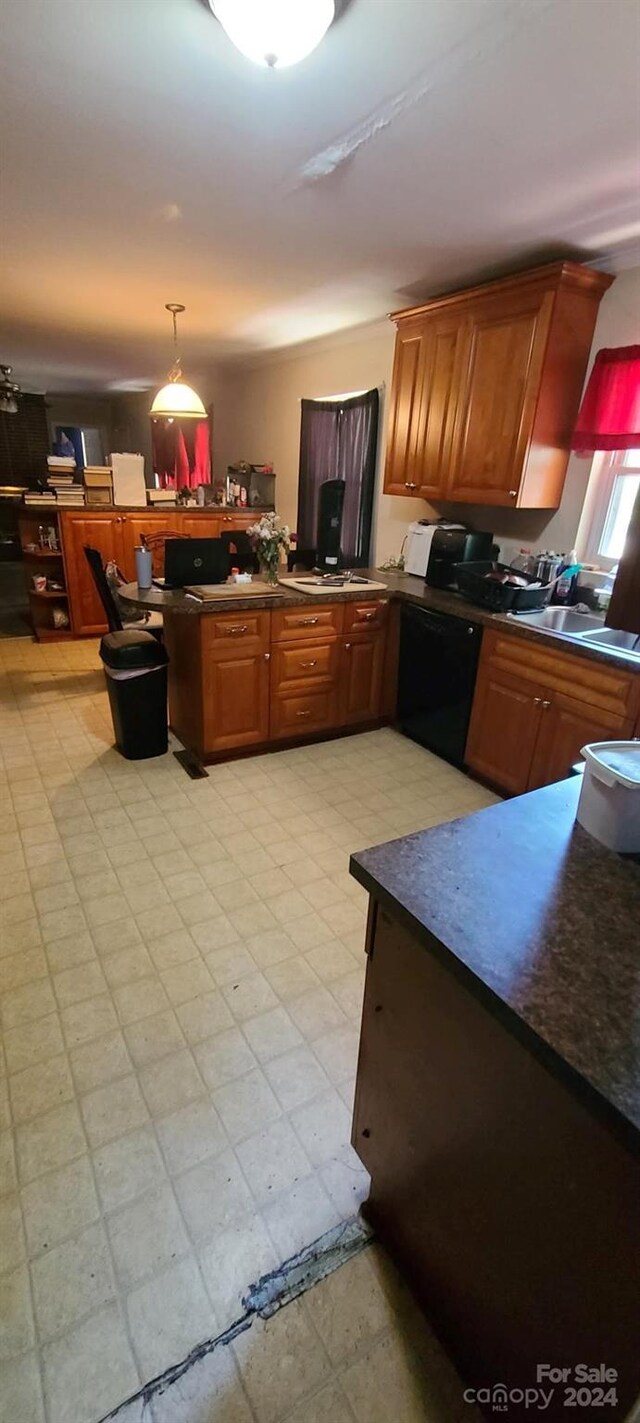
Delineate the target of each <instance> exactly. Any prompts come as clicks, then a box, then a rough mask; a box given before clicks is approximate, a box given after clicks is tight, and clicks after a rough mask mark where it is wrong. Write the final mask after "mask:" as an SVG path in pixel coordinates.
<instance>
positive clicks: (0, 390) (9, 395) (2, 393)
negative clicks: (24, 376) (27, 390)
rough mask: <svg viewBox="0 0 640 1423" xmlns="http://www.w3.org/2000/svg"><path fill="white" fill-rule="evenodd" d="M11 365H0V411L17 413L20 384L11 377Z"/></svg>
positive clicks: (2, 412)
mask: <svg viewBox="0 0 640 1423" xmlns="http://www.w3.org/2000/svg"><path fill="white" fill-rule="evenodd" d="M12 370H13V367H12V366H0V413H1V414H2V415H17V414H18V401H17V396H19V395H20V386H19V385H16V382H15V381H14V380H12V379H11V372H12Z"/></svg>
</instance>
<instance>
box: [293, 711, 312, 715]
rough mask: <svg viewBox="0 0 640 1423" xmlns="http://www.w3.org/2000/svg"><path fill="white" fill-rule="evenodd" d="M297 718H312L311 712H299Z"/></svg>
mask: <svg viewBox="0 0 640 1423" xmlns="http://www.w3.org/2000/svg"><path fill="white" fill-rule="evenodd" d="M296 716H311V712H310V711H299V712H296Z"/></svg>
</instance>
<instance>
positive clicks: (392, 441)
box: [384, 321, 425, 495]
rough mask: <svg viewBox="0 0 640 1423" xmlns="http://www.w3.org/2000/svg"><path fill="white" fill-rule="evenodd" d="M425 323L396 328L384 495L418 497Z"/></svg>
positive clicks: (414, 322) (419, 322)
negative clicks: (417, 462)
mask: <svg viewBox="0 0 640 1423" xmlns="http://www.w3.org/2000/svg"><path fill="white" fill-rule="evenodd" d="M424 333H425V323H424V321H417V322H416V321H409V322H407V323H406V325H401V326H399V327H398V332H397V335H396V350H395V357H394V363H393V376H392V381H391V411H390V419H389V434H388V439H387V456H386V462H385V471H384V492H385V494H405V495H406V494H413V495H417V493H418V485H419V482H420V480H419V478H418V473H417V469H416V459H417V452H418V444H419V437H420V422H421V404H422V357H423V340H424Z"/></svg>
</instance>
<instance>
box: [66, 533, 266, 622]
mask: <svg viewBox="0 0 640 1423" xmlns="http://www.w3.org/2000/svg"><path fill="white" fill-rule="evenodd" d="M255 518H256V515H255V514H247V513H244V512H238V513H237V514H222V513H221V512H220V511H217V512H216V513H214V514H209V513H205V512H204V510H203V511H202V512H201V513H197V514H196V513H186V512H185V513H183V512H182V510H181V509H177V508H176V509H170V510H162V509H129V510H123V511H122V512H121V513H118V511H117V510H116V509H95V510H90V509H88V508H87V509H83V510H75V509H73V510H71V509H65V510H62V511H61V512H60V514H59V516H58V521H59V527H60V533H61V541H62V548H63V551H64V559H65V567H66V571H67V589H68V593H69V610H70V618H71V626H72V629H73V632H74V633H75V634H76V636H77V637H83V636H89V635H91V634H93V635H94V636H95V635H96V634H97V633H103V632H106V630H107V624H106V620H105V617H104V612H103V609H102V604H101V602H100V600H99V598H98V595H97V593H96V590H95V586H94V582H93V579H92V577H91V573H90V570H89V566H88V564H87V561H86V559H85V556H84V547H85V545H88V546H89V547H90V548H97V549H98V552H99V553H100V554H101V555H102V559H103V562H104V563H106V562H107V561H108V560H109V559H113V561H114V563H117V565H118V567H119V568H120V569H121V570H122V572H123V574H124V576H125V578H127V579H128V580H129V581H130V582H133V581H134V579H135V576H136V565H135V550H136V546H137V545H138V544H140V542H141V540H142V536H143V535H153V534H163V533H167V534H168V535H169V537H170V536H171V534H175V535H176V537H177V536H178V535H182V536H183V537H187V538H200V539H205V538H209V539H214V538H218V535H219V534H220V533H221V531H222V530H223V529H229V530H230V529H232V528H238V529H246V528H247V527H248V526H249V524H251V523H254V522H255ZM153 571H154V576H158V575H159V574H162V573H164V546H162V547H161V548H159V549H158V550H157V552H156V553H155V554H154V568H153Z"/></svg>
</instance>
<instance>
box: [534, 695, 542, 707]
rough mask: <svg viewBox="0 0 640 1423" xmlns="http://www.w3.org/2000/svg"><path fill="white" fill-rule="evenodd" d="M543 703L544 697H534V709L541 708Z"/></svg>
mask: <svg viewBox="0 0 640 1423" xmlns="http://www.w3.org/2000/svg"><path fill="white" fill-rule="evenodd" d="M541 701H542V697H534V699H533V705H534V707H539V706H540V703H541Z"/></svg>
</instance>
